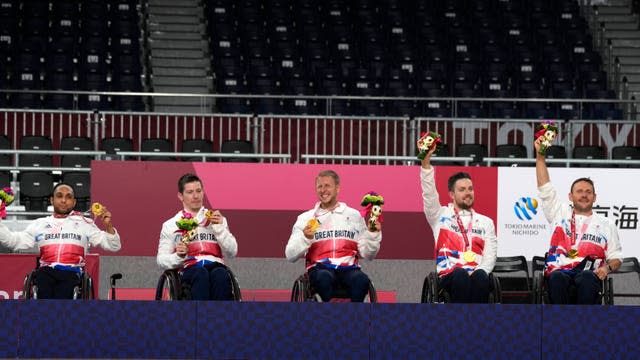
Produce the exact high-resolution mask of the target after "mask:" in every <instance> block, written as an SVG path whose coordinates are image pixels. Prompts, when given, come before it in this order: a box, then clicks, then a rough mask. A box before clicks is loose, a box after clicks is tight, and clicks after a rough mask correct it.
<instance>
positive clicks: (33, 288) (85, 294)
mask: <svg viewBox="0 0 640 360" xmlns="http://www.w3.org/2000/svg"><path fill="white" fill-rule="evenodd" d="M38 268H39V267H38ZM38 268H36V269H34V270H31V271H30V272H29V273H28V274H27V275H26V276H25V277H24V284H23V288H22V298H23V299H25V300H28V299H37V298H38V284H37V283H36V281H35V280H36V271H37V270H38ZM77 299H82V300H93V299H95V289H94V288H93V280H92V279H91V276H89V274H87V272H86V271H84V270H83V271H82V273H81V275H80V285H78V286H75V287H74V288H73V300H77Z"/></svg>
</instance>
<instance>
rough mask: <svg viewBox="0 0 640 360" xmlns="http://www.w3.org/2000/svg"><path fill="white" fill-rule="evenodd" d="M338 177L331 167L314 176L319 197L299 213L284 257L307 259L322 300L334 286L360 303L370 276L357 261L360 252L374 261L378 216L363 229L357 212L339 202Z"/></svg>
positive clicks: (379, 235) (379, 237) (330, 294)
mask: <svg viewBox="0 0 640 360" xmlns="http://www.w3.org/2000/svg"><path fill="white" fill-rule="evenodd" d="M339 193H340V177H339V176H338V174H337V173H336V172H334V171H333V170H325V171H321V172H320V173H319V174H318V175H317V176H316V195H317V196H318V200H319V201H318V202H317V203H316V204H315V206H314V208H313V209H311V210H309V211H306V212H304V213H302V214H300V215H299V216H298V218H297V220H296V223H295V224H294V225H293V230H292V231H291V236H290V237H289V241H288V243H287V246H286V248H285V255H286V257H287V260H289V261H291V262H295V261H297V260H298V259H300V258H304V259H305V260H306V269H307V273H308V278H309V283H310V285H311V287H312V288H313V289H314V291H315V292H316V293H317V294H318V295H319V296H320V298H321V299H322V301H323V302H327V301H329V300H331V298H332V297H333V295H334V293H335V291H336V289H337V288H338V286H339V285H342V286H344V287H346V288H347V289H348V290H347V291H348V293H349V298H350V299H351V301H352V302H363V301H364V299H365V297H366V296H367V294H368V293H369V292H370V283H371V282H370V280H369V277H368V276H367V274H365V273H364V272H363V271H362V270H361V269H360V265H359V264H358V259H359V257H361V256H362V257H364V258H365V259H368V260H373V258H375V256H376V255H377V253H378V250H379V249H380V242H381V241H382V232H381V229H382V224H380V222H379V221H378V220H376V221H375V222H374V227H373V228H368V227H367V225H366V223H365V219H364V218H363V217H362V216H361V215H360V213H359V212H358V211H357V210H355V209H353V208H351V207H349V206H347V204H345V203H343V202H339V201H338V194H339Z"/></svg>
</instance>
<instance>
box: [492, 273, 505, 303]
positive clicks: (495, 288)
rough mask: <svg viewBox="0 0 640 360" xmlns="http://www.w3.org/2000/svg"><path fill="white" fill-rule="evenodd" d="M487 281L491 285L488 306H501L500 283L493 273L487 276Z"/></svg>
mask: <svg viewBox="0 0 640 360" xmlns="http://www.w3.org/2000/svg"><path fill="white" fill-rule="evenodd" d="M489 281H490V283H491V285H490V286H491V291H490V292H489V304H501V303H502V288H501V287H500V281H499V280H498V278H497V277H496V276H494V275H493V273H491V274H489Z"/></svg>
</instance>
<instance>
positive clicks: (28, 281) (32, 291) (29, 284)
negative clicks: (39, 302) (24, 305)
mask: <svg viewBox="0 0 640 360" xmlns="http://www.w3.org/2000/svg"><path fill="white" fill-rule="evenodd" d="M35 275H36V271H35V270H32V271H30V272H29V273H28V274H27V275H25V277H24V283H23V286H22V298H23V299H25V300H28V299H37V298H38V287H37V286H36V284H35Z"/></svg>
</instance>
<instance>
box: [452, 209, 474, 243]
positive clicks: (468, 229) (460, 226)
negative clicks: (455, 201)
mask: <svg viewBox="0 0 640 360" xmlns="http://www.w3.org/2000/svg"><path fill="white" fill-rule="evenodd" d="M453 211H454V212H455V214H456V221H457V222H458V227H459V228H460V232H461V233H462V238H463V239H464V247H465V250H471V241H469V235H468V234H467V232H470V231H471V227H472V226H473V212H471V220H469V225H468V226H467V229H466V230H465V228H464V225H462V220H461V219H460V213H459V212H458V209H456V208H453Z"/></svg>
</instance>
